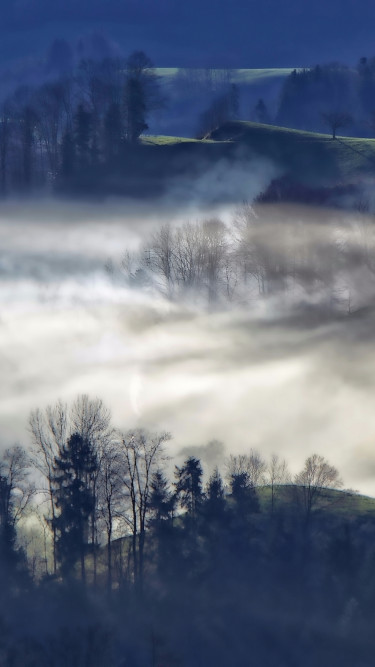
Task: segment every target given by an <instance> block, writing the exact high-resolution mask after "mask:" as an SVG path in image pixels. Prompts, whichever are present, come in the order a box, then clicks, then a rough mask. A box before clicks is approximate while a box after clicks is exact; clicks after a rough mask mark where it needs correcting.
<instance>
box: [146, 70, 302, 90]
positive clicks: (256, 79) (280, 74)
mask: <svg viewBox="0 0 375 667" xmlns="http://www.w3.org/2000/svg"><path fill="white" fill-rule="evenodd" d="M190 69H191V71H192V72H194V71H195V70H194V69H193V68H190ZM187 71H189V68H188V69H187ZM196 71H198V70H196ZM214 71H215V72H218V73H220V72H224V71H225V70H221V69H215V70H214ZM292 71H293V68H292V67H273V68H264V69H231V70H230V72H231V74H232V79H233V82H234V83H238V84H241V83H244V84H246V85H250V86H251V85H255V84H259V83H261V82H266V81H270V80H271V79H283V78H284V77H286V76H288V75H289V74H290V73H291V72H292ZM179 72H180V69H179V68H178V67H157V68H156V73H157V74H158V75H159V76H161V77H162V78H163V79H164V80H165V81H166V82H172V81H173V79H174V77H176V76H177V75H178V73H179Z"/></svg>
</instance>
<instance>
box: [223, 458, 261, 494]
mask: <svg viewBox="0 0 375 667" xmlns="http://www.w3.org/2000/svg"><path fill="white" fill-rule="evenodd" d="M226 468H227V477H228V479H231V478H232V476H233V475H240V474H242V473H246V475H247V476H248V479H249V483H250V484H251V485H252V486H261V485H262V484H264V483H265V480H266V477H265V475H266V471H267V463H266V462H265V460H264V459H262V457H261V455H260V454H259V452H258V451H257V450H256V449H251V450H250V452H249V454H238V455H233V454H231V455H230V456H229V458H228V459H227V461H226Z"/></svg>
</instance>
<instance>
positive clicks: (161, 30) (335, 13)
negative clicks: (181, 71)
mask: <svg viewBox="0 0 375 667" xmlns="http://www.w3.org/2000/svg"><path fill="white" fill-rule="evenodd" d="M374 19H375V5H374V3H373V2H371V1H370V0H328V1H327V2H325V3H324V4H323V3H320V2H315V3H306V2H301V0H285V1H284V2H280V1H279V0H265V1H263V2H259V1H258V0H257V1H256V0H236V2H235V3H234V4H233V3H228V2H227V0H216V2H215V3H212V0H203V2H202V0H199V2H198V1H197V0H191V1H190V2H188V3H182V2H177V0H74V1H73V0H54V2H51V1H50V0H1V3H0V35H1V47H0V56H1V57H2V58H3V59H9V58H13V57H19V56H21V55H22V56H24V55H34V54H35V53H36V52H39V53H41V52H42V50H43V49H46V48H47V46H48V43H49V42H50V41H51V40H52V39H54V38H56V37H62V36H64V37H66V38H68V39H70V38H71V39H76V38H77V37H78V36H79V35H84V34H87V32H90V31H102V32H105V33H106V34H107V35H109V37H111V38H113V39H114V40H116V41H117V42H118V43H119V44H120V45H121V47H122V48H123V49H124V50H125V52H128V51H129V50H132V49H133V48H135V46H136V45H138V48H141V49H144V50H146V51H147V52H148V53H150V55H151V57H152V58H153V59H154V60H155V62H156V63H157V64H158V65H159V66H169V67H171V66H172V67H173V66H189V65H190V66H205V65H210V66H221V67H225V66H231V67H283V66H284V67H291V66H292V67H294V66H296V67H298V66H309V65H312V64H315V63H316V62H322V61H327V60H328V61H332V60H344V61H346V62H353V63H355V62H356V61H357V60H358V59H359V58H360V57H361V56H362V55H373V54H372V49H373V28H372V26H373V23H374Z"/></svg>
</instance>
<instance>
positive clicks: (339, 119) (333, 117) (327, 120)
mask: <svg viewBox="0 0 375 667" xmlns="http://www.w3.org/2000/svg"><path fill="white" fill-rule="evenodd" d="M322 119H323V123H324V124H325V125H327V127H329V128H330V130H331V132H332V139H336V133H337V130H340V129H341V128H343V127H348V126H349V125H351V124H352V122H353V118H352V116H351V115H350V114H349V113H344V112H342V111H329V112H326V113H322Z"/></svg>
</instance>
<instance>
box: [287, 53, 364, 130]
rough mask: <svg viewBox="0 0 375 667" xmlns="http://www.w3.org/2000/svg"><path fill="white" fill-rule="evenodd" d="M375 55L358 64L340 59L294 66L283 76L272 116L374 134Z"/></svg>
mask: <svg viewBox="0 0 375 667" xmlns="http://www.w3.org/2000/svg"><path fill="white" fill-rule="evenodd" d="M374 118H375V58H366V57H363V58H361V59H360V61H359V63H358V65H357V67H355V68H352V67H347V66H346V65H342V64H340V63H331V64H326V65H317V66H316V67H313V68H310V69H302V70H294V71H293V72H292V73H291V74H290V75H289V76H288V77H287V79H286V80H285V82H284V84H283V87H282V90H281V95H280V101H279V108H278V112H277V114H276V117H275V119H274V122H275V124H277V125H286V126H288V127H293V128H298V129H304V130H314V131H324V132H327V131H330V132H332V134H333V137H335V135H336V132H337V131H338V130H340V133H343V134H345V135H353V136H361V137H363V136H364V137H373V136H374V132H375V123H374Z"/></svg>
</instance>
